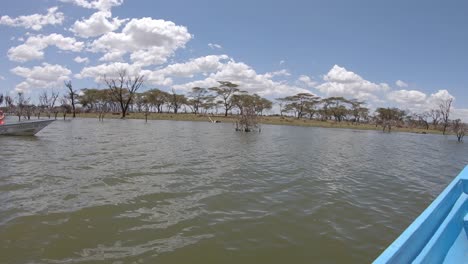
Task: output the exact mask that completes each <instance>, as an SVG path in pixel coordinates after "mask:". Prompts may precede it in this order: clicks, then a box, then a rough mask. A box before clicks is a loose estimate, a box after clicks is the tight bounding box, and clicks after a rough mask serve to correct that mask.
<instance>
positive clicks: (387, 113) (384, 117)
mask: <svg viewBox="0 0 468 264" xmlns="http://www.w3.org/2000/svg"><path fill="white" fill-rule="evenodd" d="M375 112H376V113H377V116H376V118H377V121H378V123H380V124H381V125H382V127H383V131H385V129H386V128H388V131H389V132H390V130H392V125H394V124H395V125H396V124H398V123H402V122H403V118H404V117H405V115H406V112H405V111H404V110H400V109H398V108H382V107H380V108H377V109H376V110H375Z"/></svg>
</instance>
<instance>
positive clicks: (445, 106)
mask: <svg viewBox="0 0 468 264" xmlns="http://www.w3.org/2000/svg"><path fill="white" fill-rule="evenodd" d="M452 102H453V98H448V99H445V100H441V101H440V104H439V110H440V115H441V116H442V122H443V124H442V125H443V128H444V130H443V134H444V135H445V132H446V131H447V127H448V126H449V121H450V119H449V117H450V109H451V107H452Z"/></svg>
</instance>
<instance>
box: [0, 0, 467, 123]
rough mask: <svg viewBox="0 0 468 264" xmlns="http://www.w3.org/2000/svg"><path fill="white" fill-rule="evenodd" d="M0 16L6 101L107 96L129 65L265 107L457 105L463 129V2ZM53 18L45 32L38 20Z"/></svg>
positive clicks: (234, 4) (124, 4) (90, 7)
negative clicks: (306, 99)
mask: <svg viewBox="0 0 468 264" xmlns="http://www.w3.org/2000/svg"><path fill="white" fill-rule="evenodd" d="M52 7H57V8H56V9H54V10H49V11H48V9H49V8H52ZM0 10H1V11H0V16H8V19H7V18H6V17H2V19H1V20H0V32H1V33H0V34H1V36H2V39H3V41H2V42H1V43H0V53H1V54H2V59H3V60H2V61H3V63H2V64H1V65H0V76H2V77H0V87H1V88H0V92H3V93H14V92H15V91H16V90H24V91H25V92H26V93H29V94H31V96H32V97H33V96H35V95H36V94H37V93H38V92H39V91H42V90H43V89H54V90H57V91H61V90H62V89H63V85H62V83H63V80H66V79H71V80H72V82H73V83H74V86H75V87H76V88H85V87H103V85H102V84H100V83H99V75H102V74H103V73H105V74H109V75H110V74H111V72H112V69H116V68H119V67H129V70H130V71H138V72H140V73H143V74H145V76H148V81H146V83H145V88H146V89H148V88H153V87H158V88H162V89H166V90H167V89H171V88H175V89H177V90H178V91H180V92H186V91H188V90H189V89H190V88H191V87H193V86H195V85H196V86H206V87H210V86H212V85H214V83H215V81H216V80H219V79H220V78H223V79H226V80H230V81H233V82H237V83H239V84H240V85H241V87H242V88H243V89H244V90H247V91H250V92H256V93H259V94H261V95H263V96H266V97H269V98H276V97H280V96H285V95H288V94H293V93H296V92H301V91H309V92H312V93H314V94H318V95H320V96H332V95H343V96H345V97H348V98H358V99H362V100H365V101H366V102H368V103H369V105H370V106H371V107H376V106H380V105H385V106H398V107H402V108H406V109H409V110H412V111H415V112H421V111H425V110H426V109H428V108H430V107H433V106H434V104H436V102H437V100H440V99H441V98H447V97H450V96H453V97H454V98H455V104H454V106H455V116H456V117H461V118H463V119H465V120H466V119H468V93H467V92H466V91H467V86H468V74H467V73H468V65H467V63H468V62H467V61H468V60H467V59H468V52H467V47H468V31H467V30H466V25H468V15H467V11H468V2H467V1H385V2H384V1H375V0H374V1H344V0H343V1H266V0H259V1H246V0H238V1H214V0H212V1H210V0H201V1H182V0H173V1H148V0H125V1H122V0H35V1H25V0H16V1H11V2H10V1H8V2H6V1H5V2H2V3H1V9H0ZM48 12H49V14H50V16H49V17H48V18H46V19H43V20H41V21H42V22H40V23H43V25H42V27H41V28H40V29H38V28H37V24H40V23H39V22H37V21H39V20H37V21H36V20H34V19H35V18H33V17H31V15H33V14H38V15H42V16H45V15H46V14H47V13H48ZM97 13H98V14H97ZM99 15H100V16H101V18H102V19H101V20H99V21H98V20H97V19H96V20H93V19H92V18H93V16H95V18H97V17H98V16H99ZM19 16H29V17H26V18H23V19H18V17H19ZM50 17H52V19H51V18H50ZM144 17H146V18H147V19H142V18H144ZM36 19H37V17H36ZM31 21H33V22H36V23H33V24H35V25H36V27H35V28H33V27H32V25H30V24H28V23H31ZM77 21H78V22H77ZM106 21H107V22H106ZM77 23H78V24H79V23H81V26H77ZM74 25H75V26H74ZM125 28H127V30H125ZM151 32H152V33H151ZM51 34H58V35H54V37H50V35H51ZM127 36H133V38H130V39H126V40H125V41H124V42H123V43H124V44H122V45H119V44H118V43H116V42H117V41H116V40H118V39H123V38H127ZM28 38H33V39H32V40H31V43H32V44H31V43H29V44H28V45H25V46H22V47H21V48H19V49H17V50H15V52H13V53H12V52H11V49H12V48H15V47H18V46H21V45H23V44H25V42H27V41H28ZM59 42H60V43H62V44H61V47H59V48H57V47H56V46H55V44H56V43H59ZM210 43H211V44H212V45H211V47H210V46H209V44H210ZM44 46H45V48H44ZM38 47H39V48H38ZM37 51H39V52H43V55H42V56H41V55H37ZM112 52H114V55H116V54H117V55H118V54H120V55H121V56H114V57H113V56H110V55H111V54H109V53H112ZM31 54H32V55H31ZM106 54H108V57H107V59H106V60H99V59H100V58H103V57H104V56H105V55H106ZM76 57H80V58H82V61H83V62H81V63H77V62H76V61H74V59H75V58H76ZM85 58H86V59H85ZM47 74H50V75H51V76H47ZM397 82H398V83H397ZM15 89H16V90H15Z"/></svg>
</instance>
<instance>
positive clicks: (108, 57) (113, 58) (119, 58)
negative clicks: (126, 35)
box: [99, 50, 126, 62]
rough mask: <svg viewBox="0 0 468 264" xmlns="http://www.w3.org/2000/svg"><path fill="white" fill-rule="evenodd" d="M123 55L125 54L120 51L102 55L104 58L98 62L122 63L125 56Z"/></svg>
mask: <svg viewBox="0 0 468 264" xmlns="http://www.w3.org/2000/svg"><path fill="white" fill-rule="evenodd" d="M125 53H126V52H125V51H120V50H116V51H111V52H108V53H106V54H104V56H102V57H101V58H99V61H108V62H124V59H123V56H124V55H125Z"/></svg>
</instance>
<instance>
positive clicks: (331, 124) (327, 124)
mask: <svg viewBox="0 0 468 264" xmlns="http://www.w3.org/2000/svg"><path fill="white" fill-rule="evenodd" d="M77 117H82V118H96V119H97V117H98V115H97V114H96V113H82V114H77ZM210 117H211V119H213V120H218V121H220V122H222V123H234V122H235V121H236V116H227V117H224V116H210ZM119 118H120V115H113V114H106V116H105V119H119ZM127 119H145V115H144V114H143V113H130V114H129V115H128V116H127ZM148 120H173V121H196V122H209V121H210V120H209V118H208V116H205V115H195V114H171V113H161V114H158V113H151V114H149V115H148ZM259 122H260V123H261V124H268V125H288V126H305V127H323V128H344V129H360V130H382V127H381V126H377V127H376V126H375V125H370V124H353V123H351V122H345V121H343V122H335V121H317V120H309V119H297V118H294V117H280V116H262V117H259ZM392 131H394V132H409V133H419V134H423V133H427V134H442V132H441V131H439V130H434V129H429V130H426V129H420V128H407V127H392Z"/></svg>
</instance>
